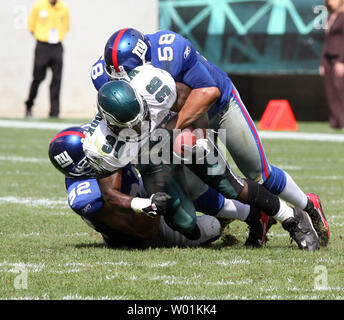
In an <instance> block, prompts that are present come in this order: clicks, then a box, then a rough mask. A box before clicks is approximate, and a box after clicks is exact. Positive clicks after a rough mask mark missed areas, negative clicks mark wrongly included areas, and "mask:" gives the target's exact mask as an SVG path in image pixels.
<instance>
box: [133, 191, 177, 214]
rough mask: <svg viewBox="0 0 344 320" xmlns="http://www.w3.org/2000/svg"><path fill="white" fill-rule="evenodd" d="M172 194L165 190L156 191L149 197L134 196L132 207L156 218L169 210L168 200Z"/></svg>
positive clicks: (138, 211) (137, 211)
mask: <svg viewBox="0 0 344 320" xmlns="http://www.w3.org/2000/svg"><path fill="white" fill-rule="evenodd" d="M169 199H171V196H170V195H168V194H167V193H165V192H157V193H154V194H153V195H152V196H151V197H150V198H149V199H146V198H133V200H132V201H131V208H132V209H133V211H135V212H136V213H142V212H143V213H145V214H146V215H147V216H149V217H151V218H154V217H156V216H163V215H164V214H166V212H167V201H168V200H169Z"/></svg>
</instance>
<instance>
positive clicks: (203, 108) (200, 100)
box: [175, 87, 221, 129]
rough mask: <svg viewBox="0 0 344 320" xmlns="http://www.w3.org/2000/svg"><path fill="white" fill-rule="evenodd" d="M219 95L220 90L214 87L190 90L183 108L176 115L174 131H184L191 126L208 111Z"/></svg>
mask: <svg viewBox="0 0 344 320" xmlns="http://www.w3.org/2000/svg"><path fill="white" fill-rule="evenodd" d="M220 95H221V93H220V90H219V89H218V88H216V87H207V88H198V89H193V90H191V92H190V95H189V96H188V98H187V99H186V101H185V104H184V106H183V107H182V108H181V110H180V111H179V112H178V114H177V122H176V126H175V129H184V128H186V127H188V126H190V125H191V124H193V123H194V122H195V121H196V120H198V119H199V118H200V117H201V116H202V115H203V114H205V113H206V112H207V111H208V110H209V109H210V107H211V106H212V105H213V103H214V102H215V101H216V100H217V99H218V98H219V97H220Z"/></svg>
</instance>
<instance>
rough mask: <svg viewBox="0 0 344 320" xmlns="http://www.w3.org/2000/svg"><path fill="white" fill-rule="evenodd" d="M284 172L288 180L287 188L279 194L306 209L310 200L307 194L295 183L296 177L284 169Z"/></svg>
mask: <svg viewBox="0 0 344 320" xmlns="http://www.w3.org/2000/svg"><path fill="white" fill-rule="evenodd" d="M284 173H285V175H286V179H287V182H286V184H285V188H284V189H283V191H282V192H281V193H280V194H279V195H278V196H279V197H281V198H282V199H283V200H284V201H287V202H289V203H291V204H292V205H294V206H295V207H298V208H300V209H302V210H303V209H305V208H306V206H307V202H308V198H307V196H306V195H305V193H304V192H303V191H302V190H301V189H300V188H299V186H298V185H297V184H296V183H295V181H294V179H293V178H292V177H291V176H290V175H289V174H288V173H287V172H285V171H284Z"/></svg>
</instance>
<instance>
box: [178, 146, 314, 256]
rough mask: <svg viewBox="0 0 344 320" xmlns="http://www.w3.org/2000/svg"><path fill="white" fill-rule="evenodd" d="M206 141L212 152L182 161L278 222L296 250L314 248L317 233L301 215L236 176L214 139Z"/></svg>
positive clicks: (210, 182) (217, 187)
mask: <svg viewBox="0 0 344 320" xmlns="http://www.w3.org/2000/svg"><path fill="white" fill-rule="evenodd" d="M207 144H208V145H212V147H213V152H209V153H208V154H207V156H206V157H204V158H203V163H197V162H196V163H195V161H192V163H189V162H188V161H186V162H188V163H187V164H186V163H185V165H186V166H187V167H188V168H189V169H190V170H191V171H192V172H193V173H194V174H196V175H197V176H198V177H199V178H200V179H201V180H202V181H203V182H204V183H206V184H207V185H209V186H211V187H212V188H214V189H215V190H216V191H217V192H219V193H221V194H222V195H223V196H225V197H226V198H229V199H236V200H239V201H240V202H242V203H245V204H249V205H250V206H252V207H255V208H257V209H258V210H260V211H264V212H265V213H266V214H267V215H269V216H272V217H274V218H275V219H276V220H277V221H280V222H281V223H282V225H283V227H284V228H285V229H286V230H288V231H289V233H290V235H291V237H292V238H293V239H294V240H295V241H296V242H297V244H298V246H299V248H300V249H306V250H315V249H317V248H318V237H317V234H316V233H315V232H314V230H313V226H312V225H311V224H310V223H309V221H307V220H306V219H305V217H304V216H303V215H300V214H298V212H297V211H296V210H293V209H292V208H291V207H289V206H287V204H286V203H285V202H284V201H282V200H280V199H279V198H278V197H277V196H276V195H274V194H272V193H271V192H270V191H268V190H267V189H266V188H265V187H264V186H262V185H260V184H258V183H257V182H255V181H251V180H245V179H241V178H239V177H238V176H236V175H235V174H234V173H233V171H232V170H231V169H230V168H229V166H228V163H227V161H226V159H225V158H224V156H223V155H222V154H221V152H220V151H219V150H218V149H217V147H216V145H215V144H214V142H213V141H211V139H207ZM195 145H196V143H195ZM209 149H210V148H209ZM184 156H185V153H184ZM186 160H188V159H186ZM193 160H194V159H193ZM196 160H198V159H196Z"/></svg>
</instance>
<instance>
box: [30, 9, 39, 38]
mask: <svg viewBox="0 0 344 320" xmlns="http://www.w3.org/2000/svg"><path fill="white" fill-rule="evenodd" d="M37 15H38V8H37V6H36V5H33V6H32V7H31V10H30V13H29V19H28V29H29V31H30V32H32V33H34V30H35V25H36V22H37Z"/></svg>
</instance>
